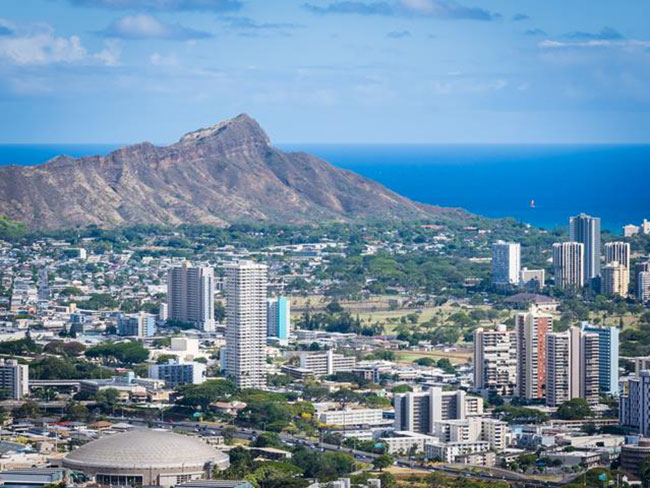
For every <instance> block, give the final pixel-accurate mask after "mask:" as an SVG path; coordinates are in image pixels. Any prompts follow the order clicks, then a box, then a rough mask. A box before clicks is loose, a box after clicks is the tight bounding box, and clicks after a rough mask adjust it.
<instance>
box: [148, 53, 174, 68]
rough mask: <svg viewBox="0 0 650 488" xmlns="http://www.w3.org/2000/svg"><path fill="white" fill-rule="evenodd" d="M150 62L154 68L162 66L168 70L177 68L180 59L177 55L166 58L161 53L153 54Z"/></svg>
mask: <svg viewBox="0 0 650 488" xmlns="http://www.w3.org/2000/svg"><path fill="white" fill-rule="evenodd" d="M149 62H150V63H151V64H152V65H154V66H162V67H166V68H175V67H177V66H178V64H179V62H178V58H177V57H176V55H175V54H170V55H169V56H165V55H163V54H160V53H153V54H152V55H151V57H150V58H149Z"/></svg>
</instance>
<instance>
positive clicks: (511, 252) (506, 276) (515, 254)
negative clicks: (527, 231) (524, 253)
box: [492, 241, 521, 285]
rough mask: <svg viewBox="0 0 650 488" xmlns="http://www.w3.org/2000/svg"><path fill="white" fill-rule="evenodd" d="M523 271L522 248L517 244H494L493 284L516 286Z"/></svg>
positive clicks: (500, 242)
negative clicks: (520, 272)
mask: <svg viewBox="0 0 650 488" xmlns="http://www.w3.org/2000/svg"><path fill="white" fill-rule="evenodd" d="M520 269H521V246H520V245H519V243H515V242H503V241H497V242H495V243H494V244H492V283H494V284H495V285H516V284H518V283H519V271H520Z"/></svg>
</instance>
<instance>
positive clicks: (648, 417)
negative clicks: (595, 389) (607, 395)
mask: <svg viewBox="0 0 650 488" xmlns="http://www.w3.org/2000/svg"><path fill="white" fill-rule="evenodd" d="M618 419H619V423H620V424H621V425H622V426H623V427H630V428H633V429H636V430H637V431H638V432H639V433H640V434H641V435H643V436H645V437H650V371H648V370H643V371H641V372H640V373H639V375H638V376H637V377H636V378H632V379H630V380H628V381H627V384H626V385H625V388H624V390H623V394H622V395H621V398H620V400H619V407H618Z"/></svg>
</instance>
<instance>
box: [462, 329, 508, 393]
mask: <svg viewBox="0 0 650 488" xmlns="http://www.w3.org/2000/svg"><path fill="white" fill-rule="evenodd" d="M473 365H474V389H475V390H477V391H480V392H482V393H489V392H495V393H497V394H498V395H501V396H512V395H514V393H515V388H516V386H517V336H516V334H515V332H514V331H509V330H507V328H506V326H505V325H497V326H496V328H494V329H492V330H490V329H484V328H478V329H476V330H475V331H474V359H473Z"/></svg>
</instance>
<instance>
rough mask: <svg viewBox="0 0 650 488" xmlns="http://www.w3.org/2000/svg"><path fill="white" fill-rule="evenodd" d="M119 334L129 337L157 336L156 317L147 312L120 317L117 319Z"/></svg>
mask: <svg viewBox="0 0 650 488" xmlns="http://www.w3.org/2000/svg"><path fill="white" fill-rule="evenodd" d="M117 334H118V335H121V336H129V337H151V336H154V335H156V316H155V315H151V314H148V313H145V312H138V313H135V314H129V315H120V316H119V317H118V318H117Z"/></svg>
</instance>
